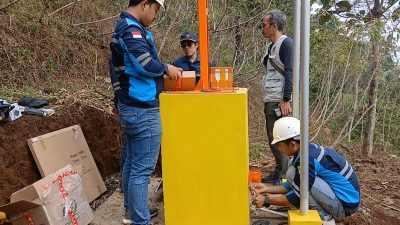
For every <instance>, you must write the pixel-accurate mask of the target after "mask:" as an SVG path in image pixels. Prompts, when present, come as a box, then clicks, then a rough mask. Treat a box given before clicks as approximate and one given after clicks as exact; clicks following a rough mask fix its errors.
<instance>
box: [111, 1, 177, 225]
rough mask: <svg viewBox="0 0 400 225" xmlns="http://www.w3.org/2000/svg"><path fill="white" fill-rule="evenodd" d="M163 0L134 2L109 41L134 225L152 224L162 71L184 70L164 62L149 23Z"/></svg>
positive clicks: (124, 178)
mask: <svg viewBox="0 0 400 225" xmlns="http://www.w3.org/2000/svg"><path fill="white" fill-rule="evenodd" d="M163 4H164V0H130V1H129V6H128V9H127V10H126V11H125V12H122V13H121V16H120V17H121V18H120V20H119V21H118V22H117V23H116V25H115V31H114V33H113V39H112V41H111V43H110V49H111V64H112V67H113V69H114V71H115V73H116V74H117V76H118V82H116V83H115V85H118V86H117V87H118V88H119V91H118V94H117V101H118V103H117V107H118V113H119V116H120V121H121V126H122V128H123V132H124V137H125V138H126V140H125V141H126V145H127V155H126V159H125V162H124V166H123V171H122V186H123V191H124V206H125V207H126V208H128V209H129V211H130V219H131V221H126V222H132V223H133V224H134V225H148V224H151V222H150V212H149V208H148V184H149V179H150V176H151V174H152V172H153V171H154V168H155V165H156V162H157V158H158V154H159V149H160V142H161V120H160V112H159V94H160V93H161V91H162V89H163V81H164V80H163V75H164V74H166V75H167V76H169V77H170V79H173V80H176V79H177V78H179V77H181V75H182V69H181V68H177V67H175V66H172V65H169V64H164V63H162V62H161V61H160V59H159V58H158V56H157V49H156V46H155V43H154V37H153V34H152V33H151V32H150V31H148V30H147V27H149V26H150V25H151V23H152V22H153V21H154V20H155V18H156V15H157V13H158V11H159V10H160V8H162V7H164V6H163Z"/></svg>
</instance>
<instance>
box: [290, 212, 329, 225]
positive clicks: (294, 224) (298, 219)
mask: <svg viewBox="0 0 400 225" xmlns="http://www.w3.org/2000/svg"><path fill="white" fill-rule="evenodd" d="M288 216H289V225H321V224H322V221H321V218H320V217H319V214H318V212H317V211H316V210H309V211H308V214H307V215H303V214H301V212H300V210H289V212H288Z"/></svg>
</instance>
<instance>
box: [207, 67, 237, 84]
mask: <svg viewBox="0 0 400 225" xmlns="http://www.w3.org/2000/svg"><path fill="white" fill-rule="evenodd" d="M210 75H211V76H210V77H211V88H215V89H231V88H233V68H232V67H211V68H210Z"/></svg>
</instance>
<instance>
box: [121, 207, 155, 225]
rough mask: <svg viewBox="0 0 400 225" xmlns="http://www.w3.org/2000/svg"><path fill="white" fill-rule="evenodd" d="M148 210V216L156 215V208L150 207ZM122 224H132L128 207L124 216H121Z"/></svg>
mask: <svg viewBox="0 0 400 225" xmlns="http://www.w3.org/2000/svg"><path fill="white" fill-rule="evenodd" d="M149 211H150V218H153V217H156V216H157V215H158V209H157V208H150V209H149ZM122 224H124V225H131V224H132V221H131V213H130V212H129V210H128V209H125V213H124V218H122ZM150 224H152V223H151V222H150Z"/></svg>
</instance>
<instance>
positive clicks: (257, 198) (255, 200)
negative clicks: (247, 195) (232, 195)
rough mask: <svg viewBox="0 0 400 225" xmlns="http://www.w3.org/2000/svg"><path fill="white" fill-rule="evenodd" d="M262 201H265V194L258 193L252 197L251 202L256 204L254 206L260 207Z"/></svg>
mask: <svg viewBox="0 0 400 225" xmlns="http://www.w3.org/2000/svg"><path fill="white" fill-rule="evenodd" d="M264 202H265V196H264V195H260V194H258V195H257V196H255V197H254V198H253V204H254V205H255V206H256V208H262V207H264Z"/></svg>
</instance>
